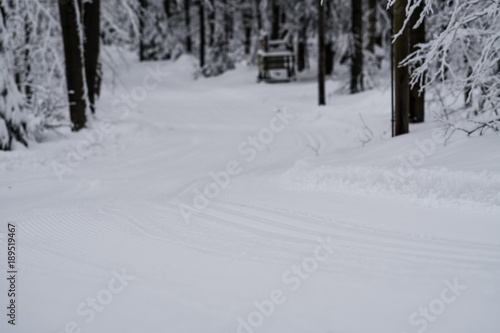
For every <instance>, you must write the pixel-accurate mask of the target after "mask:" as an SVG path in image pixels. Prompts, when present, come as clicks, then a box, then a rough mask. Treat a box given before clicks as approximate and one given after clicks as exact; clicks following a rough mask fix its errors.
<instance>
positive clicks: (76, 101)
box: [58, 0, 87, 131]
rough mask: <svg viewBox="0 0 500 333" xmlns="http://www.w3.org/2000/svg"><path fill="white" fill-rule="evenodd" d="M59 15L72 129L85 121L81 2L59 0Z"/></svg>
mask: <svg viewBox="0 0 500 333" xmlns="http://www.w3.org/2000/svg"><path fill="white" fill-rule="evenodd" d="M58 3H59V14H60V15H59V16H60V19H61V30H62V37H63V44H64V57H65V60H66V61H65V62H66V83H67V88H68V100H69V111H70V118H71V122H72V123H73V131H78V130H80V129H81V128H82V127H84V126H85V122H86V121H87V117H86V110H87V96H86V95H85V92H86V89H85V84H86V83H85V77H84V73H85V64H84V59H83V55H82V53H83V52H82V51H83V41H82V37H83V36H82V35H83V33H82V34H81V33H80V32H81V31H80V30H81V29H82V28H83V27H82V25H81V22H80V8H81V2H80V1H79V0H69V1H59V2H58Z"/></svg>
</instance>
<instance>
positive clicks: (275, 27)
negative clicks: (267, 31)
mask: <svg viewBox="0 0 500 333" xmlns="http://www.w3.org/2000/svg"><path fill="white" fill-rule="evenodd" d="M272 10H273V22H272V29H271V39H278V38H280V6H279V4H278V0H273V1H272Z"/></svg>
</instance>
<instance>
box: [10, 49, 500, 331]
mask: <svg viewBox="0 0 500 333" xmlns="http://www.w3.org/2000/svg"><path fill="white" fill-rule="evenodd" d="M192 66H193V65H192V63H191V59H190V58H187V57H183V58H181V59H180V60H178V61H177V62H175V63H171V62H166V63H143V64H138V63H137V62H136V61H131V62H130V63H129V68H126V67H125V66H122V68H121V79H122V80H123V85H119V86H117V87H115V88H114V89H112V88H111V86H110V85H109V83H110V82H109V80H110V79H109V78H108V85H107V86H106V89H105V91H104V92H103V95H102V97H101V102H100V106H99V109H98V115H97V119H96V120H94V122H93V124H92V128H90V129H86V130H83V131H81V132H79V133H76V134H75V133H71V132H69V131H68V132H64V133H63V135H62V137H61V135H56V134H53V135H52V136H50V137H47V138H46V140H45V141H44V142H42V143H38V144H32V147H31V148H30V149H29V150H26V149H24V148H22V147H18V149H16V150H15V151H14V152H0V221H1V223H2V226H1V229H0V241H1V244H0V247H1V250H0V262H1V263H2V264H1V267H2V270H3V271H4V272H5V274H6V275H7V272H6V271H7V267H6V263H7V251H6V248H7V239H8V237H7V224H8V223H13V224H14V225H15V226H16V238H17V259H16V260H17V262H18V264H19V266H18V271H19V272H18V277H17V286H16V288H17V304H16V306H17V308H16V311H17V316H16V326H15V327H12V326H11V325H9V324H8V323H7V319H8V317H6V316H5V314H3V315H2V316H3V317H4V319H3V320H2V323H1V324H0V327H1V331H2V332H23V333H24V332H25V333H28V332H46V333H56V332H57V333H60V332H96V333H97V332H107V333H109V332H120V333H122V332H123V333H129V332H130V333H132V332H133V333H136V332H144V333H146V332H175V333H181V332H189V333H194V332H197V333H201V332H203V333H232V332H238V333H253V332H259V333H260V332H262V333H265V332H269V333H271V332H272V333H300V332H307V333H316V332H317V333H362V332H363V333H364V332H370V333H391V332H392V333H401V332H407V333H413V332H420V333H421V332H429V333H432V332H436V333H437V332H449V333H461V332H463V333H470V332H481V333H498V332H500V317H499V316H498V314H499V313H500V153H499V150H498V147H499V143H500V141H499V137H498V136H495V135H486V136H484V137H476V138H466V137H463V136H461V135H459V134H457V135H455V136H453V137H452V138H451V139H450V140H449V141H448V142H447V143H446V145H444V144H443V136H442V132H441V131H439V130H436V128H438V124H437V123H435V122H432V119H431V118H432V116H431V115H428V120H429V121H428V122H427V123H425V124H421V125H414V126H412V127H411V131H412V133H411V134H410V135H404V136H401V137H398V138H393V139H391V138H389V136H390V91H389V90H387V89H377V90H372V91H367V92H364V93H361V94H358V95H355V96H348V95H342V94H336V93H334V91H335V90H336V89H337V88H338V87H339V83H338V82H336V81H329V82H328V84H327V91H329V92H330V94H329V96H328V106H326V107H316V106H315V105H316V93H317V87H316V83H315V80H314V75H313V74H311V73H307V74H305V75H303V76H302V77H301V78H300V79H299V81H298V82H294V83H291V84H256V82H255V77H256V73H255V69H254V68H250V67H246V66H240V67H238V68H237V69H236V70H235V71H231V72H228V73H226V74H225V75H223V76H221V77H217V78H212V79H198V80H193V77H192V73H193V69H192ZM113 90H114V91H113ZM122 95H128V96H129V97H125V98H123V97H120V96H122ZM364 124H366V126H365V125H364ZM7 277H8V276H7ZM1 281H2V282H1V283H0V288H1V290H2V292H1V295H2V297H0V300H1V304H2V308H3V309H4V312H5V313H7V309H6V307H7V306H8V303H7V302H8V301H7V297H6V293H7V290H8V287H9V286H8V281H7V280H6V279H5V278H2V279H1Z"/></svg>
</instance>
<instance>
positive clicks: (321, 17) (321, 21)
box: [317, 0, 326, 105]
mask: <svg viewBox="0 0 500 333" xmlns="http://www.w3.org/2000/svg"><path fill="white" fill-rule="evenodd" d="M321 2H322V0H317V3H318V54H319V56H318V58H319V59H318V104H319V105H325V104H326V101H325V14H324V10H323V9H324V8H323V4H322V3H321Z"/></svg>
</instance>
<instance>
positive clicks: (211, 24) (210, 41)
mask: <svg viewBox="0 0 500 333" xmlns="http://www.w3.org/2000/svg"><path fill="white" fill-rule="evenodd" d="M208 26H209V29H210V31H209V36H210V37H209V39H208V46H210V47H212V46H214V35H215V0H210V12H209V14H208Z"/></svg>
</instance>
